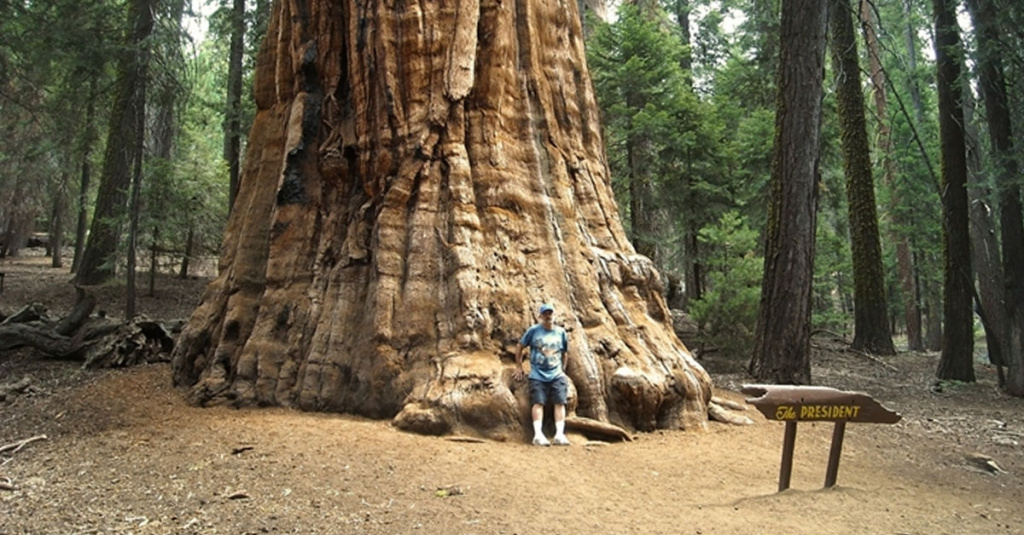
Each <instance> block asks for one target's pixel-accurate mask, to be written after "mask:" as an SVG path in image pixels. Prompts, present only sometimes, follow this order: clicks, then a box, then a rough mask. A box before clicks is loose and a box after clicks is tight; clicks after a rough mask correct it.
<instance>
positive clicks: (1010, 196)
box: [967, 0, 1024, 396]
mask: <svg viewBox="0 0 1024 535" xmlns="http://www.w3.org/2000/svg"><path fill="white" fill-rule="evenodd" d="M967 5H968V6H969V7H970V8H971V12H972V14H973V15H974V17H973V18H974V24H975V26H976V27H977V29H978V32H977V39H978V51H979V67H980V68H979V78H980V81H981V87H982V97H983V98H984V100H985V114H986V117H987V119H988V130H989V139H990V140H991V144H992V147H993V150H994V151H995V158H994V160H995V162H996V172H997V175H996V176H997V178H996V185H997V188H998V191H999V228H1000V238H1001V241H1002V245H1003V259H1002V260H1003V276H1004V277H1005V279H1004V281H1005V284H1006V288H1005V294H1004V298H1005V302H1006V310H1005V316H1004V318H1005V322H1006V323H1005V327H1004V328H1005V332H1004V335H1003V336H1002V337H1001V339H1002V340H1003V341H1004V346H1003V347H1001V349H1002V356H1003V357H1004V360H1005V361H1006V364H1007V366H1008V367H1009V370H1008V371H1009V373H1008V376H1007V382H1006V385H1005V388H1006V391H1007V392H1008V393H1010V394H1012V395H1014V396H1024V281H1022V280H1021V277H1020V272H1021V266H1024V216H1022V210H1021V206H1022V205H1021V198H1020V183H1019V176H1018V174H1019V162H1018V161H1017V158H1016V155H1015V154H1016V153H1015V147H1014V146H1013V125H1012V123H1011V119H1010V117H1011V114H1010V107H1009V105H1008V98H1007V94H1006V80H1005V78H1004V75H1003V67H1002V59H1001V56H1002V51H1001V50H999V48H998V43H999V42H1000V40H1001V39H1000V36H1001V35H1003V34H1002V32H1000V29H999V25H998V14H997V11H996V6H995V5H993V3H992V1H991V0H969V1H968V2H967Z"/></svg>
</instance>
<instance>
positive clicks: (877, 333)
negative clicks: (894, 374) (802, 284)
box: [829, 0, 896, 355]
mask: <svg viewBox="0 0 1024 535" xmlns="http://www.w3.org/2000/svg"><path fill="white" fill-rule="evenodd" d="M853 18H854V17H853V13H852V12H851V9H850V2H849V0H833V1H832V2H830V3H829V21H830V24H829V31H830V32H831V50H832V70H833V72H834V74H835V76H836V77H837V78H838V80H837V81H836V107H837V109H838V113H839V131H840V135H841V140H842V143H841V144H842V151H843V171H844V173H845V175H846V198H847V202H848V204H849V218H850V242H851V246H850V249H851V252H852V256H853V288H854V292H853V296H854V331H853V332H854V334H853V348H854V349H858V350H863V351H867V352H869V353H875V354H879V355H894V354H896V348H895V347H893V345H892V335H891V334H890V333H889V313H888V306H887V305H888V301H887V300H886V298H885V275H884V274H883V272H882V246H881V244H880V243H879V241H878V214H877V211H876V210H875V181H874V178H873V177H872V173H871V148H870V147H869V145H868V128H867V121H866V119H865V115H864V94H863V93H862V91H861V82H860V64H859V59H858V58H859V55H858V54H857V39H856V34H855V33H854V31H853Z"/></svg>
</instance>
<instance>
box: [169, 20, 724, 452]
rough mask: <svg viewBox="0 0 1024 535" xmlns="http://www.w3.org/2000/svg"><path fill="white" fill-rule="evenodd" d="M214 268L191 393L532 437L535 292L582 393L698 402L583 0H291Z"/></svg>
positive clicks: (664, 417)
mask: <svg viewBox="0 0 1024 535" xmlns="http://www.w3.org/2000/svg"><path fill="white" fill-rule="evenodd" d="M268 36H269V37H268V38H267V40H266V41H265V43H264V47H263V50H262V51H261V53H260V55H259V58H258V62H257V81H256V104H257V109H258V111H257V115H256V120H255V123H254V125H253V129H252V132H251V134H250V139H249V144H248V150H247V151H246V152H247V154H246V157H245V163H244V165H243V170H242V181H241V189H240V190H239V195H238V198H237V200H236V204H235V207H234V209H233V210H232V212H231V217H230V219H229V222H228V227H227V230H226V236H225V239H224V246H223V253H222V256H221V262H220V276H219V277H218V278H217V279H216V280H215V281H214V282H213V283H211V285H210V286H209V288H208V289H207V291H206V293H205V295H204V297H203V302H202V304H201V305H200V306H199V307H198V308H197V309H196V311H195V313H194V314H193V316H192V319H191V321H190V322H189V325H188V327H187V328H186V330H185V331H184V332H183V333H182V335H181V337H180V339H179V344H178V347H177V348H176V350H175V354H174V357H173V368H174V378H175V382H176V383H177V384H179V385H184V386H187V387H189V398H190V399H191V400H192V401H193V402H196V403H202V404H206V403H218V402H229V403H232V404H239V405H251V404H271V405H285V406H294V407H299V408H302V409H306V410H323V411H343V412H352V413H358V414H363V415H367V416H371V417H376V418H388V417H395V421H396V424H397V425H398V426H399V427H401V428H403V429H408V430H413V431H417V432H425V433H438V434H441V433H449V432H477V433H480V434H482V435H484V436H489V437H493V438H497V439H505V438H510V437H517V436H519V434H521V432H522V425H523V423H524V422H528V419H529V416H528V406H527V405H528V401H527V399H526V392H525V390H526V389H525V383H516V382H514V381H512V375H513V374H512V369H511V368H512V364H513V363H514V351H515V349H516V343H517V341H518V339H519V337H520V336H521V335H522V333H523V331H524V330H525V329H526V328H527V327H528V326H529V325H530V324H531V323H532V322H533V312H534V311H535V310H536V308H537V306H538V305H539V304H540V303H542V302H553V303H555V307H556V309H557V310H559V311H560V312H559V314H560V315H561V317H562V318H563V319H564V325H565V327H566V329H567V330H568V332H569V337H570V351H569V353H570V357H569V359H570V363H569V365H568V369H567V373H568V375H569V377H570V379H571V383H572V385H573V386H572V388H571V394H570V395H571V399H570V410H571V411H575V412H576V413H577V414H579V415H581V416H586V417H590V418H593V419H596V420H601V421H605V422H610V423H614V424H618V425H622V426H625V427H628V428H634V429H640V430H650V429H655V428H688V427H692V426H698V427H699V426H702V425H703V424H704V422H706V418H707V415H706V409H707V403H708V400H709V396H710V381H709V378H708V375H707V374H706V373H705V372H704V370H703V369H702V368H701V367H700V366H699V365H698V364H697V363H696V362H695V361H694V360H693V359H692V357H691V356H690V354H689V352H688V351H687V350H686V348H685V347H684V346H683V345H682V344H681V343H680V342H679V340H678V339H677V338H676V337H675V335H674V334H673V332H672V329H671V318H670V316H669V313H668V309H667V307H666V305H665V302H664V299H663V298H662V296H661V293H660V292H661V287H660V280H659V276H658V274H657V272H656V271H655V270H654V268H653V266H652V264H651V262H650V260H648V259H647V258H645V257H642V256H639V255H636V254H635V253H634V252H633V249H632V247H631V245H630V244H629V240H628V239H627V237H626V235H625V233H624V231H623V228H622V224H621V221H620V220H619V217H618V212H617V210H616V207H615V204H614V199H613V195H612V191H611V188H610V185H609V180H608V171H607V163H606V161H605V158H604V154H603V142H602V140H601V136H600V128H599V123H598V116H597V105H596V102H595V100H594V94H593V90H592V86H591V82H590V78H589V73H588V71H587V68H586V65H585V60H584V54H583V40H582V35H581V28H580V23H579V18H578V17H577V14H576V4H575V3H569V4H559V3H557V2H553V1H550V0H519V1H517V2H504V3H502V2H495V1H492V0H484V1H482V2H478V1H475V0H460V1H459V2H455V3H451V4H437V3H432V4H409V5H402V6H394V7H392V6H391V5H390V4H384V3H381V2H376V1H372V2H354V1H352V0H344V1H328V0H305V1H290V2H275V4H274V11H273V15H272V19H271V24H270V29H269V31H268Z"/></svg>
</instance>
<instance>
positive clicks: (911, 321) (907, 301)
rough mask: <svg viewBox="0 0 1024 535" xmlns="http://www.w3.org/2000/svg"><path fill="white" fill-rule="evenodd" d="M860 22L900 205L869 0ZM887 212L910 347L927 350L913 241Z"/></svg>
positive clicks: (889, 182)
mask: <svg viewBox="0 0 1024 535" xmlns="http://www.w3.org/2000/svg"><path fill="white" fill-rule="evenodd" d="M861 23H862V27H863V30H864V41H865V43H867V49H868V64H869V65H870V67H871V84H872V87H873V91H872V95H873V96H874V101H875V115H876V117H878V124H877V125H876V126H875V129H876V131H877V132H878V150H879V152H881V158H882V171H883V174H882V182H883V183H884V184H885V185H886V187H887V188H889V190H890V191H891V192H892V193H891V194H890V195H891V200H890V207H897V206H900V205H901V203H902V201H901V199H900V196H899V192H898V190H897V189H896V187H895V185H896V176H897V169H896V159H895V156H894V155H893V150H892V132H891V130H890V129H889V120H888V117H889V114H888V104H887V100H888V99H887V98H886V88H885V73H884V72H883V71H882V62H881V59H880V56H879V45H878V35H877V34H876V32H875V24H874V17H873V15H872V6H871V4H870V3H869V2H861ZM887 212H888V214H889V218H890V219H889V232H888V235H889V239H890V240H892V242H893V243H895V244H896V269H897V277H898V279H899V283H900V292H901V293H902V295H903V322H904V324H905V326H906V329H907V349H909V350H911V351H920V350H922V349H924V342H923V340H922V338H921V308H920V306H919V305H918V303H919V301H920V300H919V298H918V295H917V285H916V284H915V283H914V263H913V257H912V256H911V254H910V240H909V239H908V238H907V236H906V234H905V233H903V232H901V231H899V230H897V229H900V228H902V227H903V223H902V221H901V220H900V218H899V217H898V216H897V215H896V211H895V210H893V209H890V210H888V211H887Z"/></svg>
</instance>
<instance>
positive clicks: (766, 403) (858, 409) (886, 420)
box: [740, 385, 901, 492]
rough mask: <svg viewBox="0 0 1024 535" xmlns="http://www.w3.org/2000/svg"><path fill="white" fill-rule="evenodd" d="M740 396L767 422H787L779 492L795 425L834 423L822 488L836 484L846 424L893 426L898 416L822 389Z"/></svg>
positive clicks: (770, 388)
mask: <svg viewBox="0 0 1024 535" xmlns="http://www.w3.org/2000/svg"><path fill="white" fill-rule="evenodd" d="M740 392H743V393H744V394H747V395H748V396H755V397H753V398H749V399H747V403H750V404H751V405H753V406H754V407H756V408H757V410H758V411H760V412H761V414H763V415H764V416H765V418H768V419H769V420H779V421H783V422H786V434H785V436H784V437H783V440H782V467H781V469H780V470H779V492H782V491H784V490H786V489H788V488H789V479H790V475H791V474H792V473H793V446H794V445H795V444H796V424H797V422H808V421H811V422H813V421H824V422H835V427H834V428H833V429H832V447H831V449H830V451H829V455H828V468H827V469H826V470H825V487H826V488H828V487H832V486H834V485H835V484H836V477H837V476H838V474H839V457H840V455H841V454H842V451H843V435H844V433H845V432H846V422H862V423H878V424H894V423H896V422H898V421H900V418H901V416H900V415H899V414H898V413H895V412H893V411H891V410H889V409H887V408H885V407H883V406H882V404H881V403H879V402H877V401H875V400H874V399H873V398H872V397H871V396H869V395H867V394H865V393H863V392H847V391H843V390H836V389H835V388H828V387H823V386H793V385H743V387H742V388H740Z"/></svg>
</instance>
